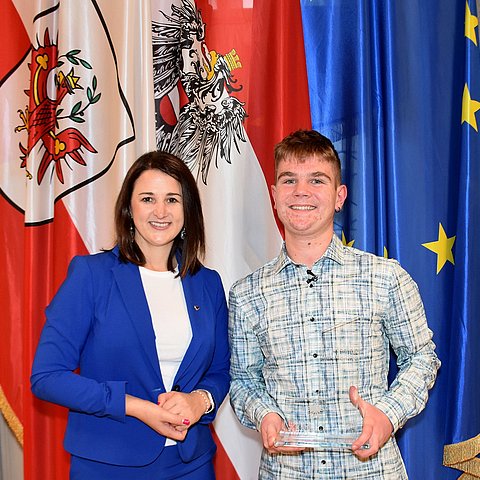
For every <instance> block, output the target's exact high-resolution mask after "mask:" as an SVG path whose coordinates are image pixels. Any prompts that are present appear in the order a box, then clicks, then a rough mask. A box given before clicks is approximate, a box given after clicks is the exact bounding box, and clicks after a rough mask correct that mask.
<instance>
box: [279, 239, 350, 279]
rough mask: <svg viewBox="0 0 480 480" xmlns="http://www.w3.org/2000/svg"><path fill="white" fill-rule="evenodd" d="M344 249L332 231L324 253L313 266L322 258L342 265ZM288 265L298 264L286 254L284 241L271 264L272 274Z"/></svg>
mask: <svg viewBox="0 0 480 480" xmlns="http://www.w3.org/2000/svg"><path fill="white" fill-rule="evenodd" d="M344 249H345V246H344V245H343V243H342V242H341V240H340V239H339V238H338V237H337V235H335V233H334V234H333V237H332V240H331V242H330V244H329V245H328V247H327V250H325V253H324V254H323V255H322V256H321V257H320V258H319V259H318V260H317V261H316V262H315V263H314V266H315V265H318V264H319V263H320V262H321V261H323V259H324V258H326V259H329V260H333V261H334V262H336V263H338V264H339V265H342V264H343V263H344V256H345V251H344ZM288 265H298V263H295V262H294V261H293V260H292V259H291V258H290V257H289V256H288V253H287V247H286V245H285V241H284V242H283V245H282V250H281V251H280V254H279V255H278V257H277V258H276V259H275V260H274V262H273V265H272V267H273V274H274V275H276V274H277V273H280V272H281V271H282V270H283V269H284V268H285V267H286V266H288Z"/></svg>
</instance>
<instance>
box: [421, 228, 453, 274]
mask: <svg viewBox="0 0 480 480" xmlns="http://www.w3.org/2000/svg"><path fill="white" fill-rule="evenodd" d="M455 238H457V236H456V235H454V236H453V237H447V234H446V233H445V230H444V229H443V226H442V224H441V223H439V224H438V240H436V241H435V242H428V243H422V247H425V248H428V250H431V251H432V252H434V253H436V254H437V275H438V273H439V272H440V270H441V269H442V268H443V266H444V265H445V263H446V262H447V261H449V262H450V263H451V264H452V265H455V261H454V260H453V252H452V247H453V244H454V243H455Z"/></svg>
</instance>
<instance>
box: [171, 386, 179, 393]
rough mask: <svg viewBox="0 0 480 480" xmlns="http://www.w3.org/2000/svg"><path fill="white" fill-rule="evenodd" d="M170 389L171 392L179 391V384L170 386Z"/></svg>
mask: <svg viewBox="0 0 480 480" xmlns="http://www.w3.org/2000/svg"><path fill="white" fill-rule="evenodd" d="M172 391H173V392H179V391H180V385H174V386H173V387H172Z"/></svg>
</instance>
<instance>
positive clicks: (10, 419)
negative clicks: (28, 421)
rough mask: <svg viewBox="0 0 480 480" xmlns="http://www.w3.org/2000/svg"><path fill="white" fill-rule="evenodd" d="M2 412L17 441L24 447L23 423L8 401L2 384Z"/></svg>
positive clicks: (0, 403)
mask: <svg viewBox="0 0 480 480" xmlns="http://www.w3.org/2000/svg"><path fill="white" fill-rule="evenodd" d="M0 412H2V414H3V416H4V418H5V421H6V422H7V424H8V426H9V427H10V429H11V430H12V432H13V434H14V435H15V438H16V439H17V442H18V443H19V444H20V446H21V447H23V425H22V423H21V422H20V420H19V419H18V417H17V416H16V415H15V412H14V411H13V408H12V407H11V405H10V404H9V403H8V400H7V397H6V396H5V394H4V393H3V388H2V386H1V385H0Z"/></svg>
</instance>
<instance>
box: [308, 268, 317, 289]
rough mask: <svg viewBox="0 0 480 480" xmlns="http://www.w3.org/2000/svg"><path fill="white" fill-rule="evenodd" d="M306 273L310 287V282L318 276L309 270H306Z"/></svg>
mask: <svg viewBox="0 0 480 480" xmlns="http://www.w3.org/2000/svg"><path fill="white" fill-rule="evenodd" d="M307 275H308V278H307V283H308V285H310V286H311V287H312V286H313V285H312V284H313V283H314V282H316V281H317V280H318V277H317V275H315V274H314V273H313V272H312V271H311V270H307Z"/></svg>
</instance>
